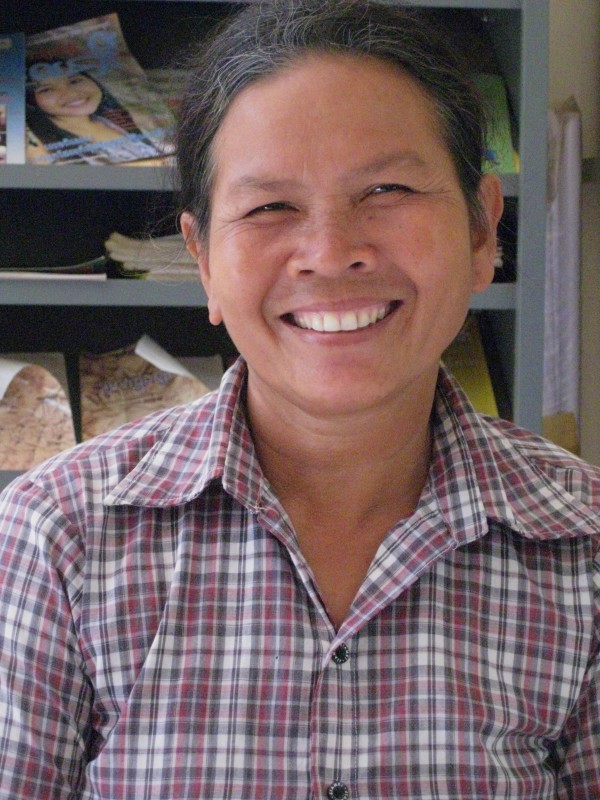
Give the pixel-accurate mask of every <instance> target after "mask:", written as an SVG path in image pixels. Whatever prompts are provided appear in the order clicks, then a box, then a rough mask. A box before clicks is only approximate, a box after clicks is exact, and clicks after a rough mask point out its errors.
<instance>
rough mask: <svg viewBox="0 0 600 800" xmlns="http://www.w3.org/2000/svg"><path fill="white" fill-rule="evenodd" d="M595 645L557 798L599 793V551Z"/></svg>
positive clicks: (568, 735) (570, 727)
mask: <svg viewBox="0 0 600 800" xmlns="http://www.w3.org/2000/svg"><path fill="white" fill-rule="evenodd" d="M593 567H594V571H593V576H592V578H593V584H594V612H595V615H594V616H595V621H596V624H595V635H594V647H593V651H592V653H591V655H590V660H589V663H588V669H587V671H586V676H585V680H584V682H583V685H582V690H581V693H580V695H579V701H578V703H577V706H576V708H575V709H574V711H573V713H572V715H571V717H570V718H569V721H568V724H567V726H566V728H565V732H564V738H563V740H562V741H561V742H559V745H558V749H557V756H558V759H559V761H560V764H559V768H558V789H557V795H556V796H557V800H597V799H598V798H599V797H600V555H598V554H597V555H596V558H595V561H594V565H593Z"/></svg>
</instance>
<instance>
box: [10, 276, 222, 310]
mask: <svg viewBox="0 0 600 800" xmlns="http://www.w3.org/2000/svg"><path fill="white" fill-rule="evenodd" d="M0 294H1V296H2V304H3V305H6V306H10V305H16V306H22V305H27V306H31V305H36V306H155V307H163V306H176V307H188V308H189V307H191V308H196V307H199V306H206V303H207V298H206V294H205V292H204V289H203V288H202V285H201V284H200V281H199V280H198V283H196V282H195V281H178V282H173V283H171V282H167V281H151V280H106V281H89V280H82V281H77V280H68V281H62V280H56V281H54V280H35V279H31V280H30V279H25V280H18V279H7V280H1V281H0Z"/></svg>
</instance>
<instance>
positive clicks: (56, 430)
mask: <svg viewBox="0 0 600 800" xmlns="http://www.w3.org/2000/svg"><path fill="white" fill-rule="evenodd" d="M68 396H69V392H68V385H67V376H66V368H65V361H64V356H63V355H62V354H61V353H6V354H2V355H0V469H6V470H24V469H29V468H30V467H33V466H35V465H36V464H39V463H40V462H41V461H43V460H45V459H46V458H49V457H50V456H53V455H56V453H59V452H60V451H61V450H65V449H66V448H68V447H72V446H73V445H74V444H75V443H76V440H75V429H74V425H73V415H72V412H71V406H70V404H69V400H68Z"/></svg>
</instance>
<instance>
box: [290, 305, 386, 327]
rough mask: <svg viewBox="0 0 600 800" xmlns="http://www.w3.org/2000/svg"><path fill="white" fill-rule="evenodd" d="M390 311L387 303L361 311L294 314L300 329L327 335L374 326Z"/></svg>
mask: <svg viewBox="0 0 600 800" xmlns="http://www.w3.org/2000/svg"><path fill="white" fill-rule="evenodd" d="M387 311H388V305H387V303H386V304H384V305H380V306H373V307H371V308H364V309H361V310H360V311H341V312H336V311H309V312H306V313H303V314H294V317H293V318H294V322H295V324H296V325H298V327H300V328H306V329H308V330H313V331H324V332H326V333H337V332H338V331H356V330H358V329H359V328H366V327H367V326H368V325H373V323H375V322H377V320H379V319H383V318H384V317H385V315H386V314H387Z"/></svg>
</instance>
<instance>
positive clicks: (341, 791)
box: [327, 781, 350, 800]
mask: <svg viewBox="0 0 600 800" xmlns="http://www.w3.org/2000/svg"><path fill="white" fill-rule="evenodd" d="M327 797H328V798H329V800H349V797H350V792H349V791H348V787H347V786H346V784H345V783H342V782H341V781H334V782H333V783H332V784H331V786H330V787H329V789H327Z"/></svg>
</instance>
